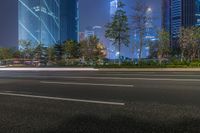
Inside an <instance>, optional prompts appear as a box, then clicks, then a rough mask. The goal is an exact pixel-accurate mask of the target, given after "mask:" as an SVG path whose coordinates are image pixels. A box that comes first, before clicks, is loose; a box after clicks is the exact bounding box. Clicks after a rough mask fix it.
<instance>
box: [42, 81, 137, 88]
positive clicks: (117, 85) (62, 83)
mask: <svg viewBox="0 0 200 133" xmlns="http://www.w3.org/2000/svg"><path fill="white" fill-rule="evenodd" d="M40 83H43V84H61V85H88V86H107V87H134V85H122V84H95V83H78V82H48V81H40Z"/></svg>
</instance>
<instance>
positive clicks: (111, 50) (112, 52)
mask: <svg viewBox="0 0 200 133" xmlns="http://www.w3.org/2000/svg"><path fill="white" fill-rule="evenodd" d="M118 2H119V0H110V21H111V20H112V17H113V16H114V15H115V12H116V11H117V9H118ZM107 52H108V54H107V56H108V58H109V59H116V58H118V57H117V56H116V53H118V50H117V49H116V47H115V46H114V45H113V42H112V41H111V40H109V42H108V46H107Z"/></svg>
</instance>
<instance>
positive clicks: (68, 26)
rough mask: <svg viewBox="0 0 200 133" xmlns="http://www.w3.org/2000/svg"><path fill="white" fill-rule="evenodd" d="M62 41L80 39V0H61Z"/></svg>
mask: <svg viewBox="0 0 200 133" xmlns="http://www.w3.org/2000/svg"><path fill="white" fill-rule="evenodd" d="M60 3H61V4H60V27H61V31H60V33H61V42H64V41H66V40H71V39H72V40H76V41H79V36H78V34H79V2H78V0H60Z"/></svg>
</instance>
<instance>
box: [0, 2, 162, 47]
mask: <svg viewBox="0 0 200 133" xmlns="http://www.w3.org/2000/svg"><path fill="white" fill-rule="evenodd" d="M79 2H80V31H82V30H83V29H85V28H86V27H88V26H96V25H100V26H104V25H105V24H106V23H107V22H108V20H109V0H105V1H102V0H96V1H95V3H94V1H92V0H84V1H83V0H79ZM3 3H4V4H1V5H0V11H1V13H0V16H5V14H4V13H5V12H7V14H8V16H7V17H5V18H4V19H3V21H1V22H0V26H1V31H0V35H1V37H2V38H0V46H1V47H4V46H7V47H15V46H16V45H17V40H18V39H17V33H18V29H17V25H16V24H15V23H16V22H17V13H16V12H15V11H14V10H15V9H16V8H17V6H16V5H17V0H5V2H3ZM88 3H93V6H92V7H90V8H88ZM125 3H126V4H127V3H128V4H127V5H132V4H129V3H133V0H130V1H129V0H125ZM155 3H156V2H155V0H154V1H153V0H151V1H148V4H149V5H150V6H151V7H152V8H153V9H155V8H156V7H157V6H156V5H157V4H158V3H159V0H157V4H155ZM2 5H3V6H2ZM11 9H12V10H11ZM130 9H131V6H128V7H127V10H128V12H129V11H131V10H130ZM93 10H94V11H95V12H94V11H93ZM157 10H160V9H159V8H158V9H157ZM92 11H93V12H92ZM155 14H156V15H155ZM155 14H154V15H155V16H159V14H160V13H158V12H157V13H155ZM129 15H130V14H129ZM94 16H96V17H94ZM91 18H92V19H91ZM157 25H160V22H157Z"/></svg>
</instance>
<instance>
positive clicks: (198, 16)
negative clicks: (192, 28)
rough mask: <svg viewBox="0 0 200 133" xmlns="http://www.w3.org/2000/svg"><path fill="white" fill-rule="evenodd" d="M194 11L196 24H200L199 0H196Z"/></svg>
mask: <svg viewBox="0 0 200 133" xmlns="http://www.w3.org/2000/svg"><path fill="white" fill-rule="evenodd" d="M195 4H196V11H195V19H196V26H200V0H196V3H195Z"/></svg>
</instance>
